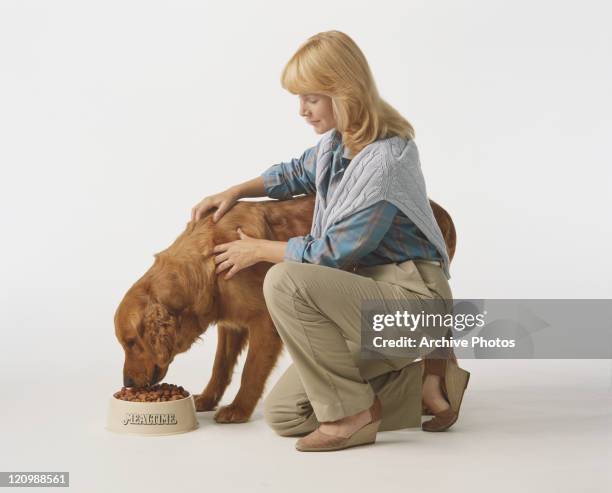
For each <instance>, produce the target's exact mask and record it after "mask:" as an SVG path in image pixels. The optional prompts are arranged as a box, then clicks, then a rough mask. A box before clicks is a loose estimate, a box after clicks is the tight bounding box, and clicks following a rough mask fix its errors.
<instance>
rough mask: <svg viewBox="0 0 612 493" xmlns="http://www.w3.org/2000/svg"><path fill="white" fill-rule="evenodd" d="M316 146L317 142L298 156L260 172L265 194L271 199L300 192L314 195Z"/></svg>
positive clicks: (284, 197) (299, 193)
mask: <svg viewBox="0 0 612 493" xmlns="http://www.w3.org/2000/svg"><path fill="white" fill-rule="evenodd" d="M317 148H318V144H317V145H316V146H313V147H310V148H308V149H306V150H305V151H304V152H303V153H302V155H301V156H300V157H299V158H294V159H292V160H291V161H287V162H286V163H278V164H274V165H272V166H270V167H269V168H268V169H266V170H265V171H264V172H263V173H262V174H261V177H262V178H263V182H264V189H265V194H266V195H267V196H268V197H270V198H273V199H289V198H291V197H293V196H294V195H301V194H307V195H308V194H310V195H314V194H315V193H316V185H315V180H316V178H315V176H316V160H317Z"/></svg>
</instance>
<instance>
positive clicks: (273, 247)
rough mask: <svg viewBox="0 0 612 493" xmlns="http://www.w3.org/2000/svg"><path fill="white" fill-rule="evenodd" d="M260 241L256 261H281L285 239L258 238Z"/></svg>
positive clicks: (285, 243) (283, 254)
mask: <svg viewBox="0 0 612 493" xmlns="http://www.w3.org/2000/svg"><path fill="white" fill-rule="evenodd" d="M260 242H261V243H260V244H259V245H258V249H257V261H258V262H272V263H273V264H278V263H280V262H282V261H283V259H284V257H285V250H286V248H287V242H286V241H274V240H260Z"/></svg>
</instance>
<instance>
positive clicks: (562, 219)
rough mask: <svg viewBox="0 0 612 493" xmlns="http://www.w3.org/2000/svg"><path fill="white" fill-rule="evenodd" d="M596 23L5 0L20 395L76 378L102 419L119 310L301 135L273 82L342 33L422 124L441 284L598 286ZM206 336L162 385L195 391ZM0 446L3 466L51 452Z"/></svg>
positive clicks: (530, 9)
mask: <svg viewBox="0 0 612 493" xmlns="http://www.w3.org/2000/svg"><path fill="white" fill-rule="evenodd" d="M611 14H612V9H611V8H610V5H609V3H607V2H604V1H601V2H597V1H585V2H582V3H580V4H579V5H578V4H577V3H575V2H565V1H561V2H560V1H536V2H534V1H526V0H520V1H511V2H510V1H498V0H495V1H491V0H488V1H461V2H457V1H444V2H426V1H424V0H423V1H409V2H395V1H387V0H380V1H377V2H367V1H355V0H353V1H350V2H348V1H334V2H329V1H319V0H313V1H310V2H307V3H304V2H300V3H294V2H286V1H273V2H265V3H264V2H246V1H242V2H230V3H223V2H201V1H200V2H198V1H192V2H188V1H180V2H179V1H166V2H162V1H142V2H137V1H126V0H122V1H105V2H85V1H63V0H62V1H60V0H58V1H53V2H49V1H10V0H3V1H2V2H1V3H0V165H1V166H2V174H1V179H0V201H1V203H0V218H1V226H2V247H1V248H2V258H3V261H2V262H1V263H0V265H1V267H0V268H1V269H2V271H1V275H2V285H1V287H0V296H1V313H0V326H1V328H2V359H1V362H0V365H1V368H0V369H1V370H2V372H0V375H1V376H0V378H1V379H2V380H1V383H2V385H3V386H4V387H5V388H10V389H12V391H13V392H15V394H14V395H19V396H22V397H23V398H24V399H25V398H26V397H27V396H28V395H29V396H31V395H32V394H33V393H36V392H42V393H43V395H47V394H44V392H49V393H51V392H52V389H55V391H56V392H60V391H62V392H63V391H64V390H65V389H66V386H70V387H69V388H71V389H76V388H83V387H80V386H81V385H87V391H89V392H90V394H88V395H90V397H91V398H92V399H98V400H99V404H100V405H99V406H97V409H96V411H95V413H94V415H92V416H93V417H92V421H91V422H90V423H89V424H88V426H91V429H94V428H95V427H96V426H102V422H101V421H100V422H97V421H96V419H97V418H100V420H103V418H104V412H105V409H104V403H105V402H106V399H107V397H108V396H109V395H110V393H111V392H112V391H114V390H116V389H118V388H119V386H120V385H121V368H122V361H123V354H122V350H121V348H120V346H119V344H118V343H117V341H116V340H115V336H114V329H113V314H114V311H115V309H116V307H117V305H118V303H119V301H120V300H121V298H122V296H123V295H124V293H125V291H126V290H127V289H128V288H129V287H130V286H131V284H132V283H133V282H135V281H136V280H137V279H138V278H139V277H140V276H141V275H142V274H143V273H144V272H145V271H146V270H147V269H148V268H149V267H150V266H151V265H152V263H153V254H154V253H155V252H158V251H160V250H163V249H164V248H166V247H167V246H168V245H169V244H171V243H172V242H173V241H174V239H175V238H176V236H178V235H179V234H180V232H181V231H182V230H183V228H184V227H185V225H186V223H187V222H188V220H189V216H190V210H191V207H192V206H193V205H194V204H195V203H197V202H198V201H199V200H200V199H201V198H202V197H204V196H206V195H209V194H212V193H215V192H218V191H221V190H223V189H225V188H226V187H228V186H230V185H233V184H236V183H238V182H241V181H244V180H247V179H250V178H253V177H255V176H257V175H258V174H260V173H261V172H262V171H263V170H264V169H266V168H267V167H268V166H270V165H272V164H274V163H277V162H280V161H286V160H289V159H291V158H292V157H298V156H299V155H300V154H301V153H302V152H303V151H304V150H305V149H306V148H307V147H310V146H312V145H314V144H315V143H316V141H317V140H318V138H319V136H318V135H317V134H316V133H315V132H314V131H313V129H312V128H311V127H310V126H308V125H307V124H306V123H305V122H304V121H303V120H302V118H301V117H300V116H299V115H298V98H297V96H293V95H291V94H289V93H287V92H286V91H284V90H283V89H282V88H281V87H280V73H281V70H282V68H283V66H284V64H285V63H286V61H287V60H288V59H289V58H290V56H291V55H292V54H293V52H294V51H295V50H296V49H297V47H298V46H299V45H300V44H301V43H302V42H303V41H304V40H305V39H306V38H307V37H308V36H310V35H312V34H315V33H317V32H320V31H324V30H328V29H338V30H341V31H344V32H346V33H347V34H349V35H350V36H351V37H352V38H353V39H354V40H355V41H356V42H357V44H358V45H359V46H360V47H361V49H362V50H363V52H364V53H365V55H366V57H367V58H368V60H369V62H370V66H371V68H372V71H373V73H374V77H375V79H376V81H377V85H378V88H379V91H380V93H381V95H382V96H383V97H384V98H385V99H386V100H387V101H388V102H389V103H391V104H392V105H394V106H395V107H396V108H397V109H398V110H399V111H400V112H401V113H402V114H403V115H404V116H405V117H406V118H407V119H408V120H409V121H410V122H411V123H412V124H413V126H414V127H415V129H416V142H417V145H418V147H419V151H420V156H421V162H422V167H423V173H424V176H425V180H426V184H427V189H428V194H429V196H430V198H432V199H434V200H435V201H437V202H439V203H440V204H441V205H442V206H444V207H445V208H446V209H447V210H448V211H449V212H450V213H451V215H452V217H453V219H454V221H455V225H456V228H457V234H458V246H457V252H456V256H455V259H454V261H453V263H452V265H451V275H452V279H451V281H450V282H451V287H452V289H453V293H454V295H455V297H457V298H461V297H464V298H465V297H482V298H611V297H612V286H611V284H610V274H611V273H612V260H611V257H610V255H609V248H610V240H611V239H612V221H611V220H610V217H609V211H610V210H612V198H611V193H610V192H611V190H610V186H611V184H612V171H611V168H610V165H611V163H612V160H611V157H612V152H611V150H610V149H611V147H610V134H611V132H612V117H611V115H612V100H611V98H610V87H612V65H611V64H610V60H611V59H612V53H611V52H612V50H611V47H612V43H611V34H610V29H609V27H610V26H609V20H610V15H611ZM214 334H215V331H214V330H211V331H210V334H209V336H207V337H206V338H205V341H204V343H201V344H199V345H198V346H196V347H195V348H193V349H192V350H191V351H190V352H188V353H187V354H185V355H183V356H179V357H177V359H176V360H175V363H174V366H173V367H172V368H171V370H170V372H169V374H168V376H167V378H166V380H167V381H170V382H177V383H179V382H180V383H182V384H183V385H185V386H186V387H187V388H189V389H192V390H193V391H194V392H198V391H200V390H201V388H202V387H203V385H204V384H205V383H206V380H207V378H208V374H209V370H210V367H211V364H212V355H213V354H214V349H215V335H214ZM287 363H288V360H287V358H286V357H285V358H284V359H283V360H282V361H281V364H280V366H279V368H278V369H277V371H276V372H275V375H274V379H275V378H276V376H277V375H278V371H280V370H281V369H283V368H284V367H285V366H286V364H287ZM480 363H481V362H474V361H471V362H466V366H468V367H470V365H471V368H472V369H473V370H474V369H475V368H477V367H478V364H480ZM482 364H483V365H485V364H488V366H487V368H488V369H487V372H486V373H484V372H483V374H481V375H480V377H479V379H473V380H472V381H473V382H475V384H474V385H475V388H476V389H477V388H479V387H478V386H479V385H480V386H481V387H480V388H481V389H484V388H491V389H494V388H498V382H499V378H501V375H502V374H503V375H505V377H504V378H507V379H509V380H507V382H510V385H513V384H516V385H519V386H520V385H521V383H525V382H532V381H533V380H532V378H531V377H530V371H531V370H529V369H528V367H529V365H528V364H525V365H524V366H517V367H511V366H508V364H501V363H499V364H495V363H493V364H491V362H488V363H485V362H483V363H482ZM530 364H534V365H535V364H539V365H540V367H541V368H542V369H543V372H542V373H541V375H543V377H542V378H543V380H542V382H544V385H546V382H548V383H550V384H551V385H554V384H556V382H558V381H559V377H560V376H561V379H565V381H567V382H574V381H576V382H578V381H580V382H582V384H583V385H590V384H593V385H596V386H598V387H599V388H605V386H606V385H608V382H609V373H610V365H609V362H604V361H585V362H580V364H579V365H573V366H572V365H569V364H568V363H567V362H557V363H555V362H546V364H543V363H542V362H539V363H537V362H530ZM551 365H552V366H551ZM570 367H571V370H570V369H568V368H570ZM517 368H518V370H517ZM523 368H525V370H524V373H521V372H522V371H523V370H522V369H523ZM504 372H506V373H504ZM576 372H578V373H576ZM577 375H579V376H577ZM546 378H548V380H546ZM234 383H236V382H234ZM92 384H93V385H94V387H95V391H94V390H92V389H91V388H90V386H91V385H92ZM487 385H488V386H489V387H487ZM233 388H234V390H235V387H233ZM230 394H231V393H230ZM6 395H7V394H5V396H6ZM230 397H231V395H230ZM0 399H5V397H2V398H0ZM227 400H228V399H226V401H227ZM21 402H23V403H25V402H26V401H20V400H19V399H17V400H16V401H12V403H11V404H10V405H9V409H11V410H12V411H11V412H12V413H13V414H12V416H14V418H15V419H16V420H19V419H20V416H21V417H22V416H24V414H23V413H24V412H25V409H26V408H29V404H28V405H27V406H26V405H25V404H23V405H22V404H20V403H21ZM7 405H8V404H7ZM56 406H57V408H56V410H58V411H61V410H62V404H61V403H57V404H56ZM25 415H27V414H25ZM14 423H15V422H14V421H13V425H12V426H14ZM19 425H20V426H21V425H23V423H19ZM12 426H11V427H9V428H12ZM7 432H8V431H7ZM14 438H15V442H14V443H13V445H14V447H15V448H14V449H13V454H14V455H12V461H13V462H9V463H7V465H11V466H14V467H16V468H18V469H19V468H21V469H24V468H25V470H31V469H32V468H34V469H35V468H36V467H42V468H43V469H42V470H46V469H48V467H51V466H52V465H55V464H50V463H49V462H48V461H47V462H46V463H45V462H44V461H41V462H40V463H38V462H35V463H32V462H28V461H27V460H26V457H28V456H27V455H26V449H25V445H23V447H24V448H23V449H21V448H20V446H19V445H18V442H19V441H18V440H17V438H16V437H14ZM28 447H29V446H28ZM20 450H21V452H22V455H20V454H19V451H20ZM28 450H30V452H29V453H32V452H31V448H28ZM7 457H8V456H7ZM29 457H32V456H31V455H30V456H29ZM5 459H6V457H5ZM65 463H66V461H64V464H65ZM65 465H66V464H65ZM68 465H69V464H68ZM57 467H60V468H61V466H60V464H57ZM5 469H6V467H5ZM62 470H65V469H62Z"/></svg>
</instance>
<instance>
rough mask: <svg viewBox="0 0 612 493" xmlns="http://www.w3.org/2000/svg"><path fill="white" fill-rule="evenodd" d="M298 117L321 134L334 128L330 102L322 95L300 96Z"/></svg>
mask: <svg viewBox="0 0 612 493" xmlns="http://www.w3.org/2000/svg"><path fill="white" fill-rule="evenodd" d="M299 97H300V116H302V117H304V119H305V120H306V123H308V124H309V125H312V126H313V127H314V129H315V132H317V133H318V134H322V133H325V132H327V131H328V130H331V129H332V128H335V127H336V119H335V118H334V111H333V109H332V100H331V98H330V97H329V96H326V95H324V94H316V93H309V94H300V95H299Z"/></svg>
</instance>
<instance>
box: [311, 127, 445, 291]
mask: <svg viewBox="0 0 612 493" xmlns="http://www.w3.org/2000/svg"><path fill="white" fill-rule="evenodd" d="M339 138H340V137H339V134H338V133H337V130H336V129H335V128H333V129H331V130H329V131H327V132H326V133H325V134H323V136H322V137H321V140H320V141H319V144H318V149H317V168H316V183H317V188H319V186H320V181H321V180H322V179H323V177H324V175H325V171H326V168H328V167H329V166H330V164H331V160H332V151H333V148H334V145H335V144H337V142H338V139H339ZM327 199H328V202H327V203H324V201H323V199H322V198H321V197H320V196H319V194H317V195H316V199H315V210H314V218H313V222H312V228H311V231H310V234H311V235H312V236H313V237H315V238H319V237H320V236H321V233H322V232H323V231H326V230H327V228H329V227H330V226H331V225H332V224H335V223H336V222H338V221H341V220H343V219H344V218H345V217H347V216H349V215H350V214H353V213H355V212H359V211H360V210H362V209H364V208H366V207H369V206H371V205H373V204H375V203H376V202H378V201H379V200H387V201H389V202H391V203H393V204H394V205H395V206H396V207H397V208H398V209H400V210H401V211H402V212H403V213H404V214H406V216H407V217H408V218H409V219H411V220H412V221H413V222H414V224H415V225H416V226H417V227H418V228H419V229H420V230H421V231H422V232H423V234H424V235H425V236H426V237H427V238H428V239H429V241H431V243H432V244H433V245H434V246H435V247H436V248H437V249H438V251H439V252H440V253H441V255H442V257H443V262H444V266H443V269H444V274H445V275H446V278H447V279H450V278H451V276H450V271H449V259H448V252H447V251H446V243H445V242H444V237H443V236H442V232H441V231H440V227H439V226H438V223H437V221H436V219H435V216H434V214H433V211H432V209H431V205H430V204H429V198H428V197H427V190H426V187H425V180H424V178H423V173H422V171H421V162H420V160H419V152H418V149H417V146H416V144H415V142H414V140H412V139H408V138H404V137H398V136H394V137H389V138H387V139H381V140H377V141H375V142H372V143H371V144H369V145H367V146H366V147H364V148H363V149H362V150H361V151H360V152H359V153H357V155H356V156H354V157H353V158H352V161H351V163H350V165H349V166H348V167H347V168H346V171H345V172H344V175H343V176H342V178H341V182H340V184H339V185H338V187H337V188H336V190H335V191H334V193H333V194H332V195H331V196H330V197H328V198H327Z"/></svg>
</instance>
